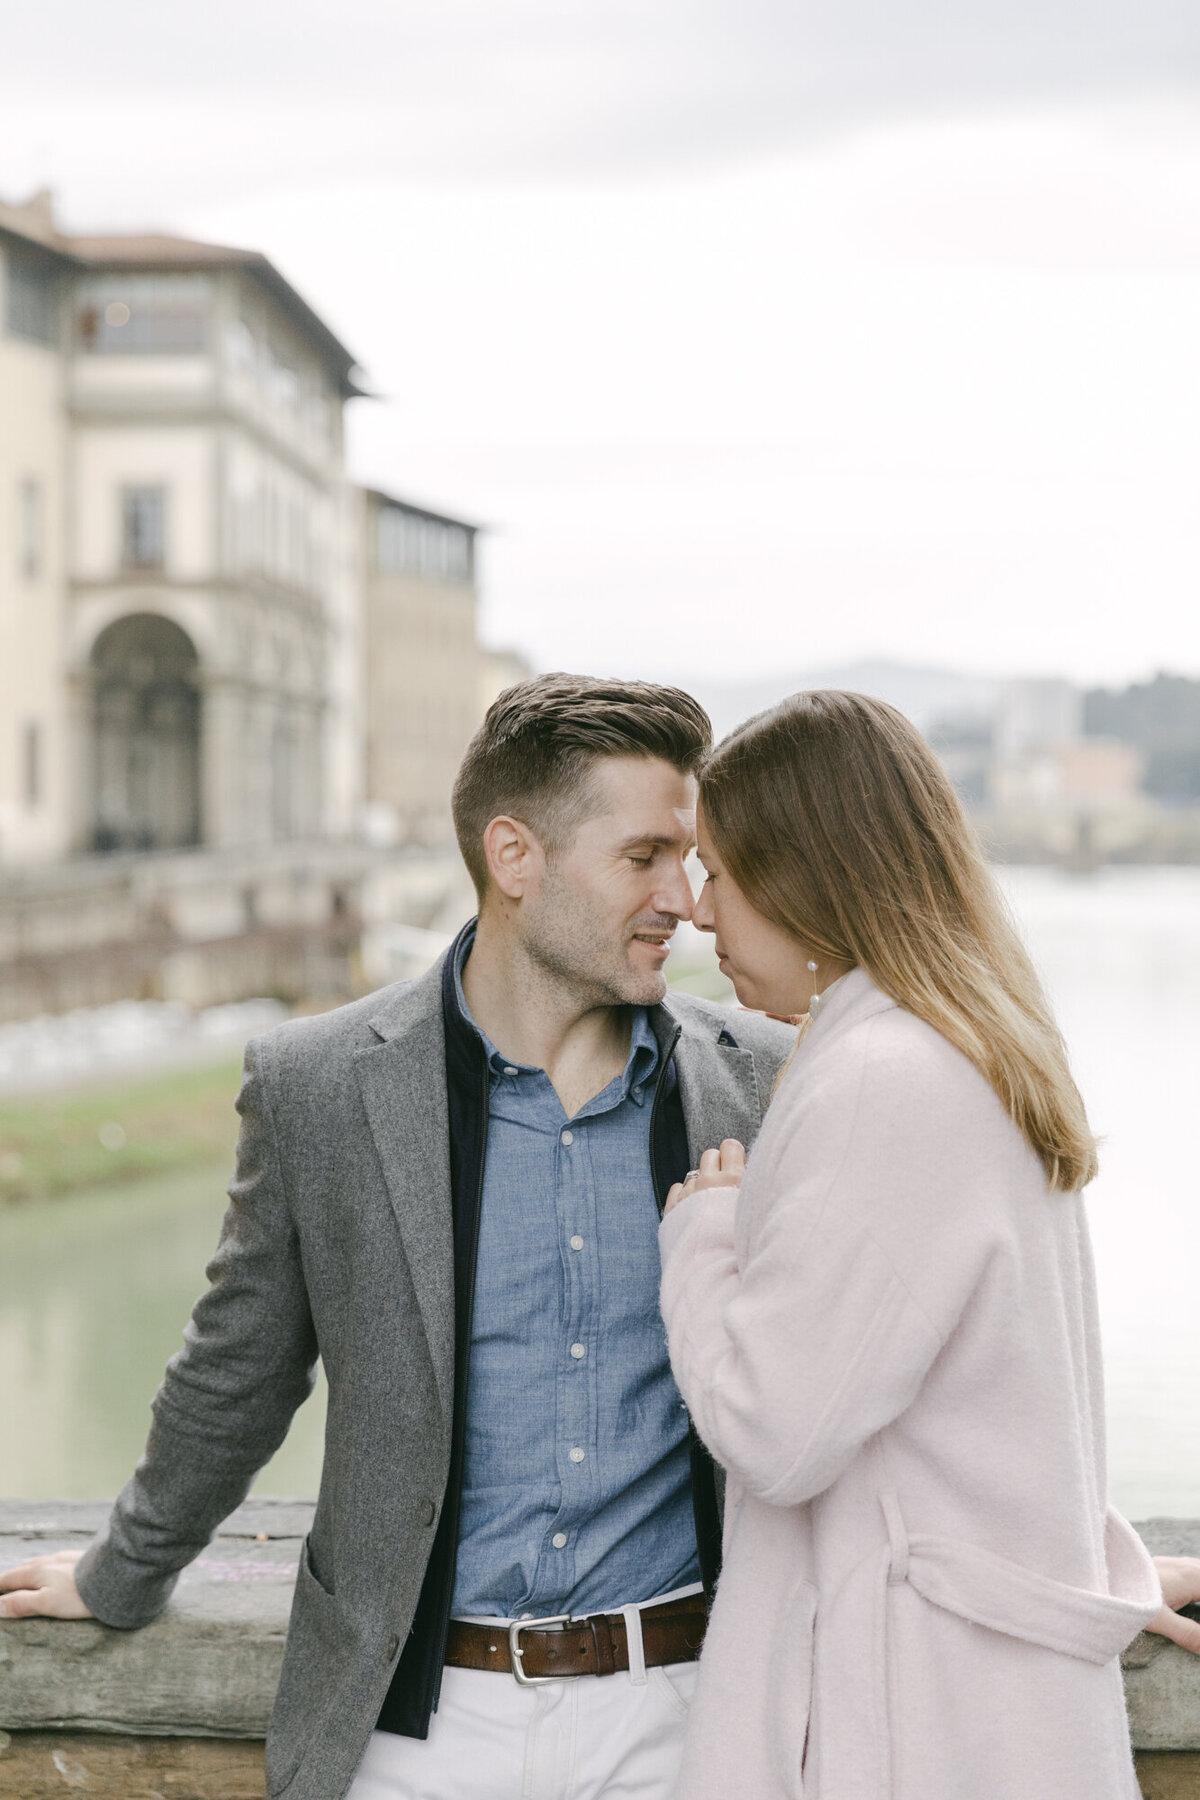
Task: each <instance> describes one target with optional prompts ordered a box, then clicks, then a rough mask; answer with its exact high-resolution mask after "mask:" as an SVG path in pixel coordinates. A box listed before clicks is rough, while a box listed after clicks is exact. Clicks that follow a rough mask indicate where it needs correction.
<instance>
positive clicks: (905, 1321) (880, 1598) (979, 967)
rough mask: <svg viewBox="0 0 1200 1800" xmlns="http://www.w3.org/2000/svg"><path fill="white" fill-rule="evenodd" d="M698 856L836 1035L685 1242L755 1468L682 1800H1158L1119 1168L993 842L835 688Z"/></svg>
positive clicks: (727, 948) (712, 1386)
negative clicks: (1132, 1694)
mask: <svg viewBox="0 0 1200 1800" xmlns="http://www.w3.org/2000/svg"><path fill="white" fill-rule="evenodd" d="M698 836H699V845H700V855H701V859H702V861H703V863H704V867H705V870H706V872H707V881H706V883H705V886H704V889H703V893H702V895H701V897H700V900H699V902H698V906H697V914H696V923H697V924H698V925H699V926H700V927H701V928H702V929H705V930H709V931H713V932H715V934H716V947H717V953H718V955H719V957H720V959H721V967H722V968H723V969H724V970H725V971H726V973H727V974H728V975H729V976H730V977H731V979H732V981H733V983H734V986H735V988H736V990H737V995H738V998H739V999H740V1000H741V1001H742V1002H743V1004H744V1005H746V1006H748V1007H757V1008H761V1009H764V1010H766V1011H768V1012H772V1013H777V1014H782V1015H786V1016H790V1015H795V1014H799V1013H803V1012H808V1014H809V1019H808V1022H807V1023H806V1024H805V1025H804V1027H803V1029H802V1032H801V1038H800V1042H799V1045H798V1048H797V1051H796V1053H795V1056H794V1058H793V1060H792V1063H791V1065H790V1067H788V1068H787V1069H786V1070H785V1072H784V1074H783V1076H782V1078H781V1081H780V1084H779V1087H778V1089H777V1091H776V1095H775V1098H774V1099H773V1101H772V1104H771V1107H770V1111H769V1112H768V1115H767V1119H766V1122H765V1124H764V1127H763V1131H762V1134H761V1136H760V1138H759V1140H758V1143H757V1145H756V1146H755V1149H754V1153H753V1156H752V1157H751V1159H750V1163H749V1167H748V1168H747V1169H746V1172H745V1181H744V1183H742V1185H741V1189H740V1194H739V1191H738V1183H739V1181H740V1178H741V1174H742V1153H741V1146H740V1145H737V1144H733V1143H727V1144H725V1145H722V1147H721V1149H720V1151H719V1152H718V1151H715V1150H712V1151H709V1152H707V1153H706V1155H705V1156H704V1158H703V1160H702V1166H701V1170H700V1172H699V1174H698V1176H693V1177H690V1178H689V1181H688V1183H687V1184H686V1185H685V1186H684V1187H683V1188H679V1187H677V1188H675V1189H673V1190H672V1193H671V1196H670V1202H669V1207H668V1216H667V1217H666V1218H665V1219H664V1222H663V1225H662V1228H661V1246H662V1256H663V1271H664V1272H663V1289H662V1296H663V1311H664V1316H665V1319H666V1323H667V1327H668V1333H669V1337H670V1347H671V1360H672V1363H673V1366H674V1369H675V1374H676V1377H677V1379H678V1382H679V1386H680V1388H681V1390H682V1392H683V1395H684V1398H685V1400H686V1402H687V1404H688V1406H689V1408H690V1409H691V1412H692V1416H693V1419H694V1421H695V1424H696V1427H697V1429H698V1430H699V1432H700V1435H701V1436H702V1437H703V1438H704V1440H705V1441H706V1443H707V1444H708V1446H709V1447H710V1449H711V1450H712V1452H713V1454H714V1455H715V1456H716V1458H717V1459H718V1461H719V1462H721V1463H723V1464H724V1465H725V1467H726V1468H727V1470H728V1472H729V1480H728V1491H727V1497H726V1513H725V1567H724V1574H723V1576H722V1579H721V1585H720V1589H719V1591H718V1594H717V1599H716V1603H715V1606H714V1610H713V1616H712V1621H711V1625H710V1630H709V1637H708V1642H707V1645H706V1648H705V1652H704V1658H703V1661H702V1664H701V1669H700V1679H699V1686H698V1690H697V1695H696V1700H695V1704H694V1708H693V1713H692V1720H691V1725H690V1728H689V1730H690V1735H689V1745H688V1751H687V1756H686V1760H685V1766H684V1775H683V1779H682V1782H681V1786H680V1789H679V1796H678V1800H709V1797H710V1796H711V1797H712V1800H718V1797H719V1800H730V1796H746V1797H747V1800H777V1797H782V1796H797V1795H805V1796H813V1795H815V1796H817V1797H818V1800H965V1797H967V1796H969V1797H970V1800H1118V1797H1120V1800H1133V1797H1134V1796H1136V1794H1137V1792H1138V1789H1137V1784H1136V1781H1135V1777H1134V1772H1133V1764H1132V1758H1131V1754H1130V1747H1129V1734H1128V1727H1127V1724H1126V1718H1125V1708H1124V1700H1123V1694H1122V1687H1121V1674H1120V1668H1119V1664H1118V1660H1117V1659H1118V1655H1119V1652H1120V1651H1121V1650H1122V1649H1123V1648H1124V1647H1125V1645H1126V1644H1128V1643H1129V1641H1130V1640H1131V1639H1132V1638H1133V1637H1134V1636H1135V1635H1136V1633H1137V1632H1138V1631H1139V1630H1140V1629H1141V1628H1142V1627H1143V1626H1145V1625H1146V1624H1147V1623H1148V1622H1149V1621H1150V1620H1151V1618H1153V1617H1154V1615H1155V1614H1156V1613H1157V1611H1158V1609H1159V1607H1160V1605H1161V1595H1160V1590H1159V1585H1158V1580H1157V1578H1156V1575H1155V1571H1154V1567H1153V1565H1152V1564H1151V1562H1150V1559H1149V1557H1148V1556H1147V1554H1146V1552H1145V1550H1144V1549H1143V1547H1142V1545H1141V1543H1140V1541H1139V1540H1138V1539H1137V1537H1136V1536H1135V1535H1134V1533H1133V1532H1132V1531H1131V1530H1130V1528H1129V1526H1128V1525H1126V1524H1125V1522H1124V1520H1122V1519H1121V1518H1120V1517H1119V1516H1118V1515H1117V1514H1116V1513H1114V1512H1113V1511H1111V1510H1108V1511H1106V1506H1105V1472H1104V1431H1103V1419H1102V1395H1101V1374H1100V1352H1099V1339H1098V1331H1097V1319H1096V1303H1095V1293H1094V1286H1093V1275H1092V1264H1091V1257H1090V1252H1089V1248H1088V1240H1087V1229H1086V1225H1085V1221H1084V1214H1083V1207H1082V1202H1081V1198H1080V1194H1081V1190H1082V1188H1083V1187H1084V1185H1085V1184H1086V1183H1087V1182H1088V1181H1089V1180H1090V1179H1091V1177H1092V1175H1093V1174H1094V1173H1095V1168H1096V1158H1095V1148H1094V1141H1093V1139H1092V1136H1091V1133H1090V1132H1089V1129H1088V1124H1087V1119H1086V1117H1085V1114H1084V1109H1083V1104H1082V1102H1081V1100H1080V1097H1079V1094H1078V1092H1077V1090H1076V1088H1075V1085H1074V1083H1073V1081H1072V1079H1071V1076H1070V1073H1069V1071H1068V1067H1067V1060H1066V1056H1065V1053H1064V1050H1063V1045H1062V1040H1061V1038H1060V1037H1059V1034H1058V1032H1057V1030H1056V1028H1055V1025H1054V1022H1053V1020H1052V1018H1051V1016H1050V1012H1049V1009H1048V1007H1047V1004H1046V1001H1045V999H1044V997H1043V995H1042V992H1041V990H1040V988H1039V985H1038V982H1037V978H1036V976H1035V975H1034V973H1033V970H1032V968H1031V966H1030V963H1029V960H1028V958H1027V956H1026V954H1025V952H1024V950H1023V949H1022V947H1021V945H1020V943H1019V941H1018V939H1017V937H1016V935H1015V933H1014V931H1013V928H1012V926H1011V925H1010V924H1009V922H1008V919H1007V917H1006V915H1005V912H1004V908H1003V906H1002V904H1001V901H1000V899H999V897H998V895H997V892H996V889H995V887H994V884H993V882H992V879H991V877H990V874H989V872H988V869H987V867H986V864H985V863H984V860H983V858H982V855H981V853H980V851H979V848H978V846H977V843H976V841H975V839H974V836H973V834H972V831H971V828H970V826H969V825H968V824H967V822H966V819H965V817H964V815H963V813H962V810H961V808H960V807H959V804H958V801H957V799H956V797H955V795H954V792H953V790H952V788H951V787H950V784H949V783H948V781H947V780H946V777H945V776H944V774H943V773H942V771H941V768H940V766H939V764H938V763H937V761H936V759H935V758H934V756H933V755H932V753H931V752H930V751H929V749H928V748H927V746H926V745H925V744H924V742H923V741H922V739H921V738H920V736H919V735H918V733H917V732H916V731H915V730H914V729H913V727H912V726H911V725H909V724H908V722H907V721H906V720H905V719H904V718H903V717H902V716H901V715H900V714H899V713H897V712H895V711H894V710H893V709H892V708H891V707H889V706H886V705H884V704H883V703H882V702H881V701H877V700H872V699H868V698H867V697H865V696H863V695H859V694H848V693H836V692H820V693H809V694H799V695H796V696H795V697H794V698H792V699H791V700H788V701H786V702H784V704H783V705H781V706H779V707H777V708H776V709H775V710H774V711H772V712H769V713H765V714H763V715H761V716H760V717H758V718H756V719H752V720H751V721H750V722H749V723H748V724H746V725H743V726H742V727H741V728H740V729H739V730H738V731H736V732H735V733H734V734H733V735H732V736H731V737H730V738H728V739H726V740H725V742H724V743H723V744H722V745H721V746H720V747H719V749H718V750H717V751H716V753H715V754H714V756H713V758H712V759H711V761H710V763H709V764H708V767H707V769H706V771H705V773H704V774H703V776H702V779H701V790H700V820H699V830H698ZM810 995H811V996H812V1000H811V1005H810V1001H809V996H810Z"/></svg>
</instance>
